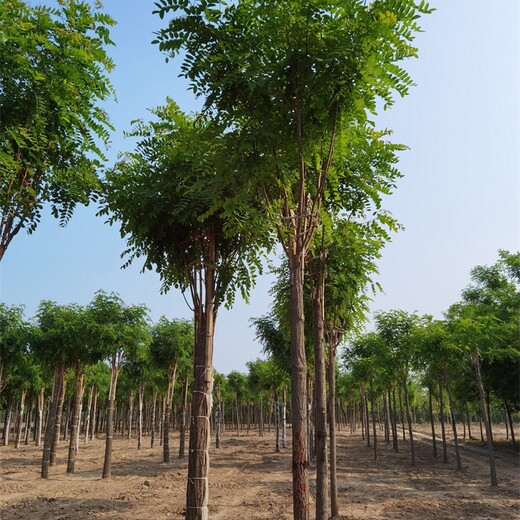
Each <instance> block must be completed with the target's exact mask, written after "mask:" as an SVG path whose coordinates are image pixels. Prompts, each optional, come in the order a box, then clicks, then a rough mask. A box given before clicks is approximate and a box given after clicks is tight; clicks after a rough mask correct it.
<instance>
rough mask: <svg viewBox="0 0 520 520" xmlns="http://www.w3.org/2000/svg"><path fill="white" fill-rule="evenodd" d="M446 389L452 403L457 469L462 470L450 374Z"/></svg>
mask: <svg viewBox="0 0 520 520" xmlns="http://www.w3.org/2000/svg"><path fill="white" fill-rule="evenodd" d="M446 391H447V392H448V401H449V405H450V417H451V427H452V430H453V443H454V445H455V457H456V459H457V469H458V470H459V471H462V460H461V458H460V449H459V438H458V435H457V424H456V422H455V404H454V402H453V395H452V393H451V386H450V382H449V380H448V376H447V374H446Z"/></svg>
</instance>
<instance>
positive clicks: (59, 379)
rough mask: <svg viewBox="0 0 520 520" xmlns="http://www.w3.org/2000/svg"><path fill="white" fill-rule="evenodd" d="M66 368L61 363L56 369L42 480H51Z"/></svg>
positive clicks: (44, 441)
mask: <svg viewBox="0 0 520 520" xmlns="http://www.w3.org/2000/svg"><path fill="white" fill-rule="evenodd" d="M64 376H65V366H64V365H63V364H62V363H61V364H58V365H57V366H56V368H55V369H54V388H53V391H52V401H51V405H50V408H49V414H48V417H47V425H46V427H45V436H44V439H43V455H42V470H41V478H49V466H50V458H51V447H52V441H53V439H54V430H55V428H56V416H57V414H58V401H59V399H60V395H61V387H62V386H63V384H64V381H65V377H64Z"/></svg>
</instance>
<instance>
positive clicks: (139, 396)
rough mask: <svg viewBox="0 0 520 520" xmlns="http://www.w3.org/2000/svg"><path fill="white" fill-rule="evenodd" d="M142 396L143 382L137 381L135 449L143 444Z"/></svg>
mask: <svg viewBox="0 0 520 520" xmlns="http://www.w3.org/2000/svg"><path fill="white" fill-rule="evenodd" d="M143 398H144V382H143V381H139V384H138V387H137V449H138V450H140V449H141V448H142V446H143Z"/></svg>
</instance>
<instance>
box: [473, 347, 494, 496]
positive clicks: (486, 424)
mask: <svg viewBox="0 0 520 520" xmlns="http://www.w3.org/2000/svg"><path fill="white" fill-rule="evenodd" d="M471 360H472V362H473V368H474V369H475V376H476V378H477V385H478V393H479V397H480V414H481V416H482V421H483V422H484V427H485V428H486V438H487V439H486V441H487V447H488V456H489V470H490V477H491V485H492V486H497V485H498V481H497V469H496V464H495V453H494V450H493V437H492V434H491V424H490V422H489V418H488V415H487V407H486V398H485V395H484V387H483V386H482V377H481V375H480V359H479V354H478V349H475V350H472V351H471Z"/></svg>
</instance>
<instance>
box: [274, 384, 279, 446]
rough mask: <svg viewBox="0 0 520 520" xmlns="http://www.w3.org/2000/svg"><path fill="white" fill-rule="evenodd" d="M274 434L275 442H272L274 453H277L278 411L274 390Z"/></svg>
mask: <svg viewBox="0 0 520 520" xmlns="http://www.w3.org/2000/svg"><path fill="white" fill-rule="evenodd" d="M274 432H275V441H274V451H275V452H276V453H278V452H279V451H280V411H279V405H278V395H277V393H276V390H275V397H274Z"/></svg>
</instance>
